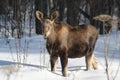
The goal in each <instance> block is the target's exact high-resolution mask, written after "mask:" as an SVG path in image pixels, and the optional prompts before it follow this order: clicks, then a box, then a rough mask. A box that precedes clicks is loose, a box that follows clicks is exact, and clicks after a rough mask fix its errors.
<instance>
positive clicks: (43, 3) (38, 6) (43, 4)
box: [35, 0, 48, 34]
mask: <svg viewBox="0 0 120 80" xmlns="http://www.w3.org/2000/svg"><path fill="white" fill-rule="evenodd" d="M47 4H48V0H35V11H36V10H40V11H41V12H43V14H44V17H46V16H48V6H47ZM35 26H36V33H37V34H42V31H43V28H42V24H41V22H40V21H39V20H38V19H37V18H35Z"/></svg>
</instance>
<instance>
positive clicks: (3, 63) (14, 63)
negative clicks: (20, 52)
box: [0, 60, 46, 69]
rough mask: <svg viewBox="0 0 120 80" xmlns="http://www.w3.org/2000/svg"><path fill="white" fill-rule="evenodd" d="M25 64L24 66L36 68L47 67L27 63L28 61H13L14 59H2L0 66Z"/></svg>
mask: <svg viewBox="0 0 120 80" xmlns="http://www.w3.org/2000/svg"><path fill="white" fill-rule="evenodd" d="M19 64H20V65H23V66H29V67H35V68H40V69H42V68H46V67H45V66H40V65H35V64H27V63H19V62H12V61H5V60H0V66H1V67H2V66H9V65H19Z"/></svg>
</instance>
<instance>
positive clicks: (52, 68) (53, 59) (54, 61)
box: [50, 55, 58, 72]
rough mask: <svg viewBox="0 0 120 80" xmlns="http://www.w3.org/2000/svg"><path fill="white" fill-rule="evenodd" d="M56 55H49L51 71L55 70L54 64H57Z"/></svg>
mask: <svg viewBox="0 0 120 80" xmlns="http://www.w3.org/2000/svg"><path fill="white" fill-rule="evenodd" d="M57 60H58V56H56V55H51V56H50V63H51V71H53V72H55V71H56V65H57Z"/></svg>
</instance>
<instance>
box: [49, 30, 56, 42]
mask: <svg viewBox="0 0 120 80" xmlns="http://www.w3.org/2000/svg"><path fill="white" fill-rule="evenodd" d="M56 39H57V32H56V31H55V29H52V31H51V34H50V35H49V36H48V40H49V41H50V42H51V43H52V44H54V43H55V41H56Z"/></svg>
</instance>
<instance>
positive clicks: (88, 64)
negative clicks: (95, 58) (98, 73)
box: [85, 54, 92, 70]
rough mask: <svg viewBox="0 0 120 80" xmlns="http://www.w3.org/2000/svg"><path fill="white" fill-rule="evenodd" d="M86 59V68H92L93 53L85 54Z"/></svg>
mask: <svg viewBox="0 0 120 80" xmlns="http://www.w3.org/2000/svg"><path fill="white" fill-rule="evenodd" d="M85 61H86V70H90V69H91V68H92V54H89V55H86V56H85Z"/></svg>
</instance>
